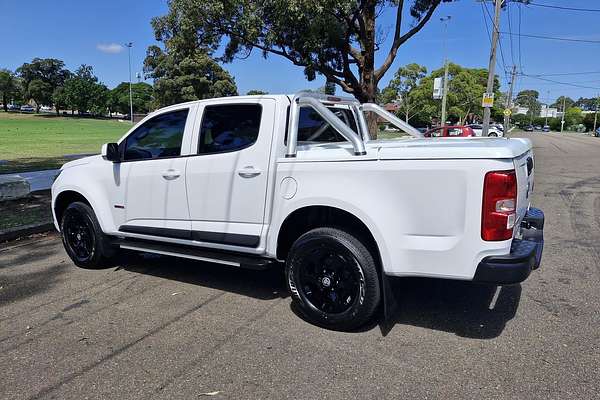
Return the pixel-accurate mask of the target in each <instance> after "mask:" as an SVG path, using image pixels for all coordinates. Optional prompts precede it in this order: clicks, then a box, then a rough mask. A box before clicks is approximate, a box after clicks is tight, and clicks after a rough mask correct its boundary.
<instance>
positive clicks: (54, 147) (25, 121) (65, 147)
mask: <svg viewBox="0 0 600 400" xmlns="http://www.w3.org/2000/svg"><path fill="white" fill-rule="evenodd" d="M130 127H131V125H130V124H129V123H128V122H118V121H109V120H98V119H90V118H72V117H56V116H53V115H31V114H16V113H6V112H0V160H9V161H11V160H18V159H44V158H46V159H48V158H62V156H64V155H67V154H81V153H99V152H100V147H101V146H102V144H103V143H107V142H114V141H116V140H117V139H119V138H120V137H121V136H122V135H123V134H124V133H125V132H126V131H127V129H129V128H130Z"/></svg>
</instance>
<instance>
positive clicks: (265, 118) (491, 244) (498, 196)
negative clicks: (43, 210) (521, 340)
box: [52, 93, 544, 330]
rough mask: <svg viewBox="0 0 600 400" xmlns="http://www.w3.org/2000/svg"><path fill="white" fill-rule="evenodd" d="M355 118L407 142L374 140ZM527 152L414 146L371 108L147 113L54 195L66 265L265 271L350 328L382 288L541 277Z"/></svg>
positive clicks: (332, 105) (239, 104)
mask: <svg viewBox="0 0 600 400" xmlns="http://www.w3.org/2000/svg"><path fill="white" fill-rule="evenodd" d="M367 113H374V114H375V115H377V116H378V118H380V121H384V122H385V123H387V124H392V125H395V126H397V127H398V128H399V129H400V130H402V131H404V132H406V133H407V134H409V135H410V136H407V137H406V138H399V139H395V140H371V139H370V136H371V135H369V131H368V126H369V124H368V123H367V120H368V117H366V114H367ZM533 176H534V162H533V154H532V149H531V143H530V141H529V140H526V139H506V138H422V137H421V134H420V132H419V131H417V130H416V129H415V128H413V127H411V126H410V125H408V124H406V123H405V122H403V121H401V120H399V119H398V118H397V117H395V116H394V115H392V114H389V113H387V112H386V111H384V110H383V109H381V108H380V107H378V106H377V105H375V104H359V103H358V102H356V101H355V100H353V99H348V98H340V97H333V96H324V95H315V94H308V93H299V94H296V95H294V96H288V95H264V96H242V97H228V98H219V99H210V100H202V101H195V102H190V103H185V104H178V105H174V106H170V107H166V108H164V109H161V110H158V111H156V112H154V113H152V114H150V115H148V116H147V117H146V118H144V120H142V121H141V122H140V123H138V124H137V125H136V126H134V127H133V128H132V129H131V130H130V131H129V132H127V133H126V134H125V135H124V136H123V137H122V138H121V140H120V141H119V142H118V143H109V144H107V145H104V146H103V147H102V154H101V155H98V156H93V157H88V158H84V159H80V160H77V161H72V162H69V163H67V164H65V165H64V166H63V167H62V169H61V173H60V175H59V176H58V178H57V179H56V181H55V182H54V185H53V186H52V210H53V213H54V223H55V225H56V228H57V229H58V230H59V231H60V232H62V238H63V243H64V246H65V249H66V251H67V253H68V255H69V256H70V257H71V258H72V259H73V261H74V263H75V264H76V265H78V266H81V267H87V268H94V267H101V266H103V265H106V264H107V263H108V262H109V261H110V260H111V259H113V258H114V257H115V256H116V255H117V253H118V249H119V248H121V249H129V250H137V251H142V252H151V253H158V254H164V255H170V256H179V257H187V258H191V259H197V260H203V261H209V262H215V263H221V264H225V265H228V266H235V267H248V268H267V267H270V266H280V265H284V266H285V271H286V281H287V284H288V287H289V290H290V292H291V295H292V297H293V300H294V301H295V302H296V303H297V305H298V306H299V309H300V310H302V312H303V313H304V314H305V315H306V317H307V318H308V319H310V320H311V321H313V322H314V323H316V324H319V325H321V326H326V327H329V328H333V329H341V330H346V329H354V328H356V327H358V326H360V325H362V324H364V323H366V322H367V321H368V320H370V319H372V318H373V317H374V314H375V313H376V312H377V310H378V308H379V307H380V306H381V305H382V304H383V306H384V307H383V308H384V310H385V308H386V307H385V305H386V303H387V302H388V298H389V295H390V293H389V285H388V283H387V282H388V276H396V277H406V276H422V277H434V278H447V279H461V280H469V281H476V282H485V283H492V284H510V283H516V282H520V281H523V280H524V279H526V278H527V277H528V275H529V274H530V272H531V271H532V270H533V269H536V268H538V266H539V265H540V260H541V255H542V248H543V224H544V214H543V213H542V212H541V211H540V210H538V209H535V208H531V207H530V201H529V198H530V194H531V191H532V189H533Z"/></svg>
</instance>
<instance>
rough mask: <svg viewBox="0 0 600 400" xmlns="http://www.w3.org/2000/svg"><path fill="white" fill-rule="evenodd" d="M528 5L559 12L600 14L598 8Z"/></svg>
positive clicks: (531, 3)
mask: <svg viewBox="0 0 600 400" xmlns="http://www.w3.org/2000/svg"><path fill="white" fill-rule="evenodd" d="M527 5H529V6H535V7H545V8H555V9H557V10H568V11H585V12H588V11H589V12H600V9H598V8H576V7H564V6H555V5H551V4H538V3H533V2H530V3H528V4H527Z"/></svg>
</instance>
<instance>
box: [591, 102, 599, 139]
mask: <svg viewBox="0 0 600 400" xmlns="http://www.w3.org/2000/svg"><path fill="white" fill-rule="evenodd" d="M599 102H600V94H598V97H597V98H596V108H595V109H594V130H593V131H592V134H593V135H595V134H596V122H597V120H598V103H599Z"/></svg>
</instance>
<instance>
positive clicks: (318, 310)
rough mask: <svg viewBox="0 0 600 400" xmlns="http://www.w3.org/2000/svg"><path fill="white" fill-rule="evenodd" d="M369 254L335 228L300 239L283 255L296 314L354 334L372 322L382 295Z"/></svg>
mask: <svg viewBox="0 0 600 400" xmlns="http://www.w3.org/2000/svg"><path fill="white" fill-rule="evenodd" d="M371 251H372V250H369V248H368V247H367V246H366V245H365V244H363V242H362V241H361V240H359V239H358V238H357V237H356V236H354V235H353V234H350V233H348V232H345V231H343V230H340V229H337V228H316V229H313V230H311V231H309V232H306V233H305V234H303V235H302V236H300V238H298V239H297V240H296V241H295V242H294V244H293V245H292V248H291V249H290V252H289V254H288V258H287V261H286V278H287V279H286V280H287V284H288V288H289V290H290V293H291V294H292V299H293V301H294V303H295V304H296V305H297V306H298V309H299V311H300V312H301V314H303V315H304V316H305V317H306V318H307V319H308V320H309V321H311V322H313V323H315V324H317V325H320V326H324V327H326V328H330V329H336V330H353V329H356V328H358V327H360V326H362V325H364V324H365V323H366V322H367V321H369V320H370V319H372V318H373V316H374V314H375V312H376V310H377V307H378V305H379V302H380V297H381V293H380V284H379V274H378V268H377V264H376V261H375V257H374V256H373V254H372V253H371Z"/></svg>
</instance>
